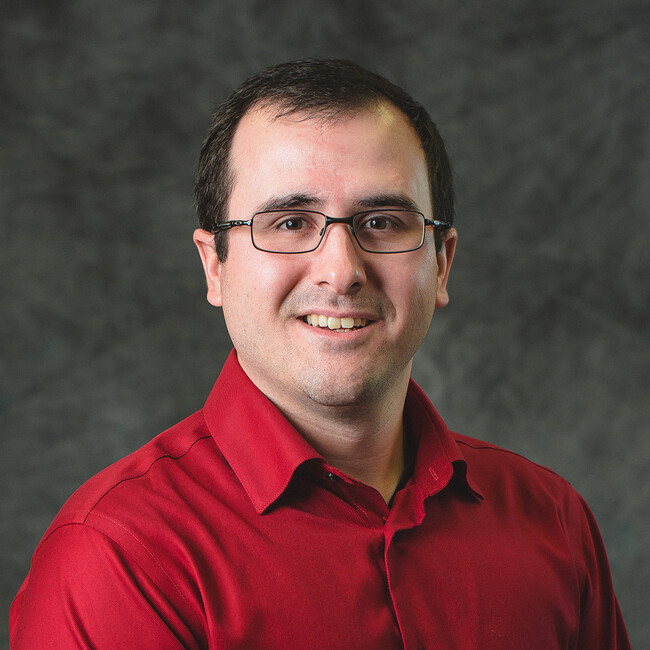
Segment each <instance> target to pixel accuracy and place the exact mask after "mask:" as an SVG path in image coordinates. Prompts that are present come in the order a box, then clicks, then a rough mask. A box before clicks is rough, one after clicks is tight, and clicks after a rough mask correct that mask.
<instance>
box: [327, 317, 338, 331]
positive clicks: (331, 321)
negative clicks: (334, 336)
mask: <svg viewBox="0 0 650 650" xmlns="http://www.w3.org/2000/svg"><path fill="white" fill-rule="evenodd" d="M327 327H329V328H330V329H331V330H340V329H341V319H340V318H335V317H334V316H330V317H329V318H328V319H327Z"/></svg>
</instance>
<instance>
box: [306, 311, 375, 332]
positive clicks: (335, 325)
mask: <svg viewBox="0 0 650 650" xmlns="http://www.w3.org/2000/svg"><path fill="white" fill-rule="evenodd" d="M304 320H305V321H306V322H307V323H308V324H309V325H311V326H312V327H323V328H328V329H330V330H334V331H336V332H349V331H350V330H352V329H354V328H355V327H365V326H366V325H367V324H368V321H367V320H366V319H365V318H352V317H350V316H344V317H343V318H337V317H336V316H323V315H321V314H309V315H308V316H305V319H304Z"/></svg>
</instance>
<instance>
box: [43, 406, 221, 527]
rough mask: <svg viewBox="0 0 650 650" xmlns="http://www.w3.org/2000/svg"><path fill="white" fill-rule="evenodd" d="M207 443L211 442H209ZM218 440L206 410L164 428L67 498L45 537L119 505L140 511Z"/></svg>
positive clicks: (170, 489)
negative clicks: (206, 415) (213, 440)
mask: <svg viewBox="0 0 650 650" xmlns="http://www.w3.org/2000/svg"><path fill="white" fill-rule="evenodd" d="M206 443H207V444H206ZM215 449H216V448H215V445H214V444H213V443H212V437H211V435H210V433H209V431H208V429H207V427H206V425H205V422H204V419H203V413H202V411H197V412H196V413H194V414H193V415H190V416H189V417H187V418H185V419H184V420H182V421H181V422H179V423H178V424H176V425H174V426H173V427H171V428H169V429H167V430H166V431H163V432H162V433H160V434H159V435H157V436H156V437H155V438H153V439H151V440H150V441H149V442H147V443H146V444H145V445H143V446H142V447H140V448H139V449H136V450H135V451H133V452H132V453H130V454H128V455H127V456H125V457H124V458H122V459H120V460H118V461H116V462H114V463H112V464H111V465H109V466H108V467H106V468H105V469H103V470H102V471H100V472H98V473H97V474H95V475H94V476H93V477H91V478H90V479H88V480H87V481H86V482H85V483H83V484H82V485H81V486H80V487H79V488H78V489H77V490H76V491H75V492H74V493H73V494H72V495H71V496H70V497H69V498H68V500H67V501H66V502H65V504H64V505H63V507H62V508H61V510H60V511H59V513H58V514H57V516H56V517H55V519H54V521H53V522H52V524H51V525H50V527H49V529H48V531H47V532H46V534H45V536H44V538H43V539H46V538H47V536H48V534H50V533H51V532H52V531H54V530H56V529H57V528H59V527H60V526H63V525H67V524H86V523H87V522H88V519H89V517H91V516H92V515H93V514H96V513H97V512H101V511H103V510H111V509H114V508H115V507H117V508H118V509H121V510H124V511H126V510H130V511H132V512H134V513H137V510H138V508H139V507H143V506H145V505H146V503H147V502H148V501H150V495H151V494H152V493H155V492H156V491H158V492H165V491H166V490H168V489H169V493H170V494H171V493H172V492H173V484H174V483H175V482H178V481H179V480H181V481H182V476H183V474H185V473H186V472H187V471H188V470H187V467H186V464H187V462H188V461H190V458H191V462H193V463H195V464H196V463H197V457H200V456H201V455H202V454H204V453H206V451H207V453H214V451H215Z"/></svg>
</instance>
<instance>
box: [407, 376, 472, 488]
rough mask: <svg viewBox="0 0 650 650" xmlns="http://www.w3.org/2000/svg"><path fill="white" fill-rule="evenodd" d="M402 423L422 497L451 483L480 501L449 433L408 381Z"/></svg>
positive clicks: (419, 391)
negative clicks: (410, 440) (413, 449)
mask: <svg viewBox="0 0 650 650" xmlns="http://www.w3.org/2000/svg"><path fill="white" fill-rule="evenodd" d="M404 413H405V415H406V418H405V421H406V426H407V431H408V432H409V435H411V436H412V437H413V444H414V446H415V447H416V448H417V456H416V460H415V469H414V472H413V479H414V482H415V484H416V485H418V486H419V488H420V490H421V492H422V496H423V497H424V498H426V497H428V496H431V495H433V494H436V493H437V492H439V491H440V490H442V489H443V488H444V487H446V486H447V485H449V483H450V482H452V480H453V483H454V485H457V486H459V487H461V488H462V489H464V490H465V491H466V492H467V494H468V495H469V496H471V497H472V498H474V499H476V500H479V501H480V500H483V496H482V494H481V492H480V490H479V488H478V485H477V484H476V481H475V480H474V479H473V478H472V476H471V473H470V470H469V468H468V466H467V461H466V460H465V458H464V456H463V454H462V452H461V451H460V448H459V446H458V444H457V443H456V440H455V439H454V435H453V433H452V432H451V431H450V430H449V429H448V428H447V425H446V424H445V423H444V421H443V419H442V418H441V417H440V415H439V413H438V411H436V409H435V408H434V406H433V404H432V403H431V401H430V400H429V398H428V397H427V396H426V394H425V393H424V391H423V390H422V389H421V388H420V387H419V386H418V385H417V384H416V383H415V381H414V380H413V379H411V381H410V383H409V388H408V392H407V394H406V404H405V406H404Z"/></svg>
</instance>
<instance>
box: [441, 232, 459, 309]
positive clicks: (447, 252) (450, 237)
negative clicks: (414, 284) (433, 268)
mask: <svg viewBox="0 0 650 650" xmlns="http://www.w3.org/2000/svg"><path fill="white" fill-rule="evenodd" d="M440 236H441V239H442V244H441V246H440V251H439V252H438V292H437V294H436V307H446V306H447V305H448V304H449V294H448V293H447V281H448V280H449V271H450V269H451V263H452V262H453V261H454V253H455V252H456V242H457V241H458V233H457V232H456V229H455V228H450V229H449V230H447V231H445V232H443V233H441V235H440Z"/></svg>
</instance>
